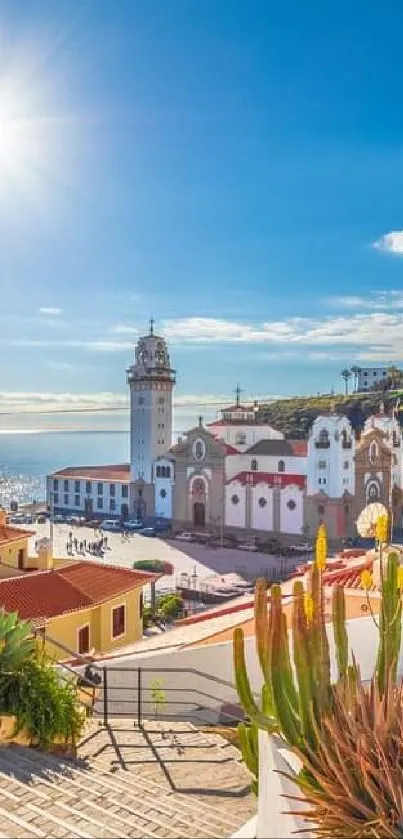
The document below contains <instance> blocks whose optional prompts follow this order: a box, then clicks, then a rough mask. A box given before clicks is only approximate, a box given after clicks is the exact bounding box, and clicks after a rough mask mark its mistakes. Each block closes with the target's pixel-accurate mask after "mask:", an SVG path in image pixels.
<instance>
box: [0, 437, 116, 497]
mask: <svg viewBox="0 0 403 839" xmlns="http://www.w3.org/2000/svg"><path fill="white" fill-rule="evenodd" d="M128 461H129V435H128V433H127V431H69V432H39V433H14V434H8V433H1V434H0V503H1V501H3V503H7V496H8V495H9V494H13V493H12V490H13V489H14V490H15V492H14V495H15V497H16V498H17V499H18V500H19V501H31V500H33V499H36V500H37V501H39V500H41V499H43V498H44V496H45V477H46V475H48V474H49V473H50V472H53V471H54V470H55V469H61V468H62V467H63V466H81V465H82V466H97V465H98V464H99V465H102V464H107V463H128ZM2 496H3V497H2Z"/></svg>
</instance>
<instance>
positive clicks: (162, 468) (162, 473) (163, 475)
mask: <svg viewBox="0 0 403 839" xmlns="http://www.w3.org/2000/svg"><path fill="white" fill-rule="evenodd" d="M161 478H165V466H161Z"/></svg>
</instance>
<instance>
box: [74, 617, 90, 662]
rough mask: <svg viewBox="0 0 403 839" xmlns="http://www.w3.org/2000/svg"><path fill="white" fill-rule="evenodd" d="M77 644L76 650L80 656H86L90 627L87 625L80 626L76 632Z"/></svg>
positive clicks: (88, 647) (88, 646) (88, 648)
mask: <svg viewBox="0 0 403 839" xmlns="http://www.w3.org/2000/svg"><path fill="white" fill-rule="evenodd" d="M77 635H78V643H77V649H78V652H79V653H81V655H86V653H89V651H90V627H89V624H87V625H86V626H82V627H81V628H80V629H79V630H78V633H77Z"/></svg>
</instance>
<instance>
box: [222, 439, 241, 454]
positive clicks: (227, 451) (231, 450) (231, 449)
mask: <svg viewBox="0 0 403 839" xmlns="http://www.w3.org/2000/svg"><path fill="white" fill-rule="evenodd" d="M216 439H217V440H218V442H219V443H221V442H222V441H221V440H220V438H219V437H217V438H216ZM223 445H224V446H225V454H240V451H239V449H236V448H235V446H231V445H230V444H229V443H223Z"/></svg>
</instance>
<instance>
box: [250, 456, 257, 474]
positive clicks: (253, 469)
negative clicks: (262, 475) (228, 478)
mask: <svg viewBox="0 0 403 839" xmlns="http://www.w3.org/2000/svg"><path fill="white" fill-rule="evenodd" d="M257 465H258V464H257V460H255V459H253V460H251V462H250V468H251V472H257Z"/></svg>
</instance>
